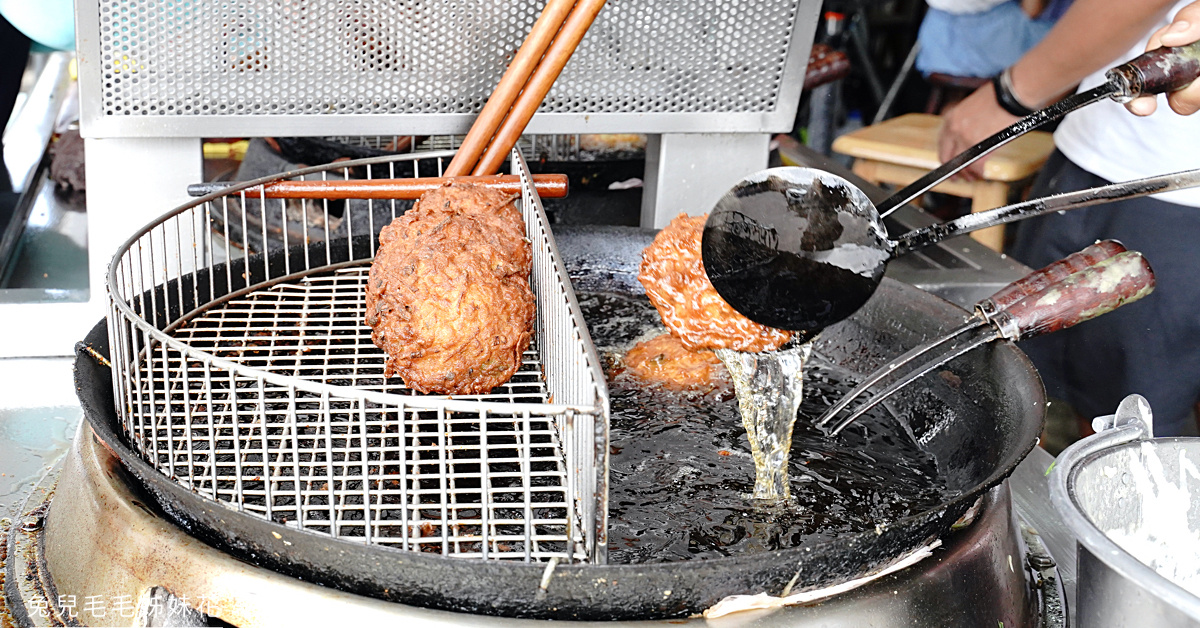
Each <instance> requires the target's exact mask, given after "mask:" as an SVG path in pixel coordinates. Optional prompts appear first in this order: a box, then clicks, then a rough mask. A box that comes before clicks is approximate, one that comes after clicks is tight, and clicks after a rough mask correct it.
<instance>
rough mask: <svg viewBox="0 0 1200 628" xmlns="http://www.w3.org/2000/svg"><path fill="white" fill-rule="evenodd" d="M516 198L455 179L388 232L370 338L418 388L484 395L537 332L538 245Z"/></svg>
mask: <svg viewBox="0 0 1200 628" xmlns="http://www.w3.org/2000/svg"><path fill="white" fill-rule="evenodd" d="M514 198H515V197H514V196H513V195H510V194H505V193H503V192H499V191H496V190H491V189H488V188H486V187H483V186H478V185H472V184H465V183H454V184H451V185H448V186H445V187H440V188H437V189H436V190H432V191H430V192H427V193H426V194H425V195H423V196H422V197H421V198H420V199H419V200H418V201H417V203H416V204H415V205H414V206H413V208H412V209H410V210H409V211H407V212H405V213H404V214H403V215H402V216H400V217H398V218H396V219H395V220H393V221H392V223H391V224H390V225H388V226H387V227H384V228H383V231H381V232H380V234H379V251H378V252H377V254H376V256H375V262H374V263H373V264H372V265H371V272H370V275H369V278H368V282H367V316H366V322H367V325H369V326H370V327H371V329H372V333H371V340H372V341H373V342H374V343H375V345H376V346H378V347H379V348H381V349H383V351H384V352H385V353H386V354H387V361H386V363H385V366H384V377H391V376H392V375H393V374H397V375H399V376H400V377H402V378H403V379H404V383H405V384H406V385H407V386H408V387H410V388H413V389H415V390H417V391H419V392H423V393H441V394H452V395H453V394H480V393H486V392H488V391H490V390H491V389H493V388H495V387H496V386H499V385H500V384H503V383H504V382H507V381H508V380H509V379H510V378H511V377H512V375H513V373H515V372H516V370H517V368H518V367H520V365H521V355H522V353H524V351H525V349H526V348H528V347H529V339H530V337H531V335H532V333H533V317H534V298H533V292H532V291H531V290H530V289H529V272H530V270H531V268H532V249H531V247H530V244H529V241H528V240H526V238H525V223H524V221H523V220H522V219H521V214H520V212H519V211H518V210H517V208H516V206H515V205H514V204H513V200H514Z"/></svg>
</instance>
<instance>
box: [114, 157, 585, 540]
mask: <svg viewBox="0 0 1200 628" xmlns="http://www.w3.org/2000/svg"><path fill="white" fill-rule="evenodd" d="M513 154H514V161H513V168H512V170H513V172H515V173H517V174H518V175H519V176H520V184H521V190H522V193H521V197H520V203H519V207H520V208H521V212H522V215H523V217H524V220H525V226H526V231H527V235H528V238H529V240H530V241H531V242H532V243H533V247H532V248H533V256H532V257H533V273H532V275H531V278H530V284H531V287H532V289H533V292H534V294H535V295H536V297H537V302H538V308H537V317H536V320H535V324H534V331H535V336H534V339H533V342H532V343H531V346H530V351H529V352H527V353H526V355H525V356H524V357H525V359H524V364H523V365H522V367H521V369H520V371H519V372H518V374H517V375H516V376H515V377H514V378H513V379H512V380H511V381H510V382H508V383H507V384H505V385H503V386H501V387H498V388H497V389H496V390H494V391H492V392H491V393H489V394H483V395H462V396H455V397H454V398H447V397H444V396H437V395H419V394H417V393H416V392H415V391H413V390H412V389H410V388H408V387H406V386H404V385H403V383H402V382H401V381H400V379H399V378H391V379H385V378H384V377H383V363H384V357H385V356H384V354H383V352H382V351H380V350H379V349H378V348H376V347H375V346H374V344H373V343H372V342H371V330H370V329H369V328H368V327H367V326H366V324H365V322H364V318H365V305H364V304H363V300H362V299H363V295H364V293H365V290H364V288H365V282H366V279H367V277H366V270H367V268H368V266H369V264H370V260H371V258H372V257H373V255H374V252H375V250H376V238H377V235H376V234H377V233H378V231H379V228H381V227H382V226H383V225H384V224H386V222H387V221H388V220H390V219H391V218H392V217H394V216H396V215H398V214H399V213H402V212H403V211H404V209H405V208H406V207H407V204H400V203H397V202H396V201H394V200H391V201H388V200H380V201H373V200H370V199H367V200H365V201H364V200H360V201H358V202H363V203H365V204H366V205H367V211H365V212H352V211H348V210H347V209H346V208H347V206H348V205H349V204H350V203H351V202H353V201H347V202H346V203H345V204H338V203H334V202H331V201H330V200H328V199H325V200H321V201H311V200H307V199H300V200H294V199H293V200H286V199H274V200H269V199H264V198H262V197H261V194H259V195H256V194H254V193H253V192H251V191H247V190H246V189H245V188H246V187H247V186H248V185H250V184H249V183H240V184H238V185H235V186H234V187H231V188H230V189H229V190H226V191H223V192H222V193H220V194H214V195H210V196H209V197H204V198H201V199H198V200H197V201H194V202H191V203H188V204H186V205H184V206H182V207H180V208H178V209H176V210H174V211H172V212H170V213H168V214H167V215H164V216H163V217H162V218H161V219H159V220H158V221H156V222H155V223H153V224H151V225H148V226H147V227H146V228H145V229H143V230H142V232H140V233H138V234H137V235H135V236H134V237H133V238H131V239H130V240H129V241H128V242H127V243H126V245H124V246H123V247H121V249H120V250H118V252H117V255H116V257H115V258H114V262H113V265H112V267H111V270H110V274H109V296H110V299H111V304H112V305H111V308H110V315H109V330H110V331H111V332H112V333H113V334H114V336H113V337H114V338H115V339H116V341H115V342H114V343H113V347H114V349H115V351H114V354H113V365H114V385H115V394H116V395H117V398H118V399H119V400H120V401H119V404H118V411H119V413H120V414H121V416H122V419H123V421H124V425H123V428H124V435H125V436H126V437H127V438H128V439H129V441H128V442H130V443H131V444H132V445H133V446H134V448H135V449H137V450H138V451H139V452H140V453H141V454H142V455H143V456H144V457H145V458H146V459H147V460H148V461H150V462H151V463H152V464H153V465H154V466H155V467H156V468H157V469H158V470H159V471H160V472H162V473H163V474H164V475H166V476H168V477H171V478H173V479H174V480H175V481H178V482H180V483H181V484H182V485H183V486H184V487H186V488H188V489H190V490H191V491H194V492H196V493H197V494H199V495H201V496H203V497H207V498H209V499H213V500H216V501H219V502H224V503H227V504H229V505H231V506H232V507H233V508H236V509H239V510H242V511H245V512H249V513H251V514H254V515H256V516H259V517H262V518H264V519H268V520H271V521H275V522H276V523H282V524H285V525H288V526H290V527H296V528H302V529H305V530H309V531H313V532H319V533H323V534H328V535H330V536H333V537H337V538H343V537H344V538H351V539H356V540H361V541H363V542H367V543H372V544H380V545H389V546H395V547H399V548H402V549H407V550H414V551H420V552H432V553H437V554H442V555H452V556H459V557H466V558H484V559H509V560H523V561H527V562H528V561H546V560H550V559H559V560H563V561H567V562H574V561H581V560H597V561H603V560H604V553H605V549H606V547H607V544H606V542H605V533H606V525H605V516H606V513H607V508H606V506H605V504H606V499H607V489H606V480H607V465H606V464H605V461H606V460H607V455H608V446H607V420H606V417H607V391H606V389H605V383H604V376H603V373H602V372H601V371H600V366H599V360H598V358H597V356H596V355H595V350H594V349H593V348H592V347H591V341H590V339H589V337H588V333H587V330H586V327H585V326H584V324H583V320H582V317H581V315H580V313H579V311H578V306H577V304H576V303H575V301H574V295H573V293H572V291H571V288H570V285H569V281H568V279H567V277H566V271H565V269H564V268H563V267H562V262H561V260H559V259H558V257H557V255H558V254H557V252H556V250H555V247H554V242H553V238H552V236H551V235H550V234H549V231H548V227H547V226H546V225H547V219H546V216H545V212H544V210H543V208H542V206H541V202H540V199H539V198H538V197H537V194H536V193H535V192H534V190H533V188H532V184H531V179H530V175H529V172H528V168H527V167H526V164H525V162H524V160H523V159H522V158H521V157H520V156H519V153H518V152H516V151H514V153H513ZM448 155H449V153H411V154H407V155H402V156H391V157H379V158H373V159H363V160H356V161H346V162H340V163H337V164H334V165H330V166H326V167H320V168H312V169H308V171H303V174H300V172H293V173H287V174H282V175H276V176H275V177H274V178H275V179H283V178H288V179H295V178H299V177H301V176H304V175H310V176H312V175H315V176H316V177H318V179H327V178H328V179H336V178H351V175H352V174H356V173H357V174H359V176H362V173H359V172H358V171H357V170H355V169H358V168H361V169H364V170H365V173H366V174H367V176H371V175H374V176H380V175H379V174H378V173H376V170H382V171H386V173H387V175H388V176H390V178H404V174H402V173H407V174H408V175H411V176H421V175H428V174H433V173H438V174H440V172H441V170H442V166H443V165H444V164H443V162H444V160H445V157H447V156H448ZM423 168H424V169H425V172H422V169H423ZM257 182H262V180H258V181H256V183H257ZM339 209H340V212H339V211H338V210H339ZM377 209H378V210H379V211H376V210H377ZM339 213H340V214H341V215H340V216H338V214H339ZM310 217H312V218H314V220H309V218H310ZM273 221H274V222H273ZM334 222H336V223H337V224H338V229H339V230H340V233H342V234H344V236H345V237H343V238H334V237H333V235H332V234H333V233H334V231H333V229H330V228H329V227H330V226H331V225H332V224H333V223H334ZM273 225H274V227H273ZM292 225H294V226H295V230H297V231H298V232H299V233H297V234H295V235H293V236H292V238H293V239H294V241H295V242H296V245H295V246H289V244H290V243H291V240H289V234H291V233H292ZM269 228H277V229H278V231H279V232H280V234H281V237H280V239H281V240H282V242H281V243H280V241H279V240H276V239H273V238H271V237H268V230H269ZM214 232H215V233H214ZM264 243H266V244H264ZM301 243H304V244H301ZM264 248H265V249H268V251H269V253H268V254H267V255H261V254H260V255H252V253H253V252H261V251H262V250H263V249H264ZM270 249H274V250H270Z"/></svg>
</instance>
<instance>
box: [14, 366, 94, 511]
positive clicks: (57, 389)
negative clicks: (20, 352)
mask: <svg viewBox="0 0 1200 628" xmlns="http://www.w3.org/2000/svg"><path fill="white" fill-rule="evenodd" d="M72 362H73V360H72V359H71V358H39V359H32V358H30V359H4V360H0V381H3V382H5V384H4V389H3V392H0V518H4V517H13V516H16V514H17V512H18V510H19V509H20V508H21V505H22V504H23V503H24V502H25V500H26V499H27V498H28V496H29V495H30V493H31V492H32V491H33V490H34V487H35V486H36V485H37V483H38V481H39V480H40V479H41V478H42V477H43V476H44V475H45V474H46V472H47V471H48V470H49V469H50V467H52V466H53V465H54V463H55V462H56V461H57V460H58V459H59V458H61V457H62V456H63V455H64V454H65V453H66V452H67V448H68V447H70V444H71V442H70V438H71V435H72V434H73V433H74V432H75V428H76V426H78V425H79V421H80V418H82V416H83V412H82V410H80V408H79V403H78V400H77V399H76V398H75V389H74V387H73V386H71V384H70V382H71V365H72Z"/></svg>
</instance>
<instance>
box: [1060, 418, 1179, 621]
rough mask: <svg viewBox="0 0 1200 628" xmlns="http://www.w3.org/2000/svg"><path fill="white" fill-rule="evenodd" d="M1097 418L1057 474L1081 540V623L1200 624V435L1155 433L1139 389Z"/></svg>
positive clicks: (1064, 510) (1067, 515)
mask: <svg viewBox="0 0 1200 628" xmlns="http://www.w3.org/2000/svg"><path fill="white" fill-rule="evenodd" d="M1093 427H1094V428H1095V429H1096V431H1097V434H1096V435H1095V436H1091V437H1088V438H1085V439H1083V440H1081V441H1079V442H1077V443H1075V444H1074V445H1072V446H1070V447H1068V448H1067V449H1066V450H1065V451H1064V452H1063V453H1062V454H1061V455H1060V456H1059V458H1058V461H1057V462H1056V464H1055V469H1054V471H1053V473H1052V475H1051V480H1050V498H1051V501H1052V502H1053V504H1054V507H1055V509H1057V510H1058V512H1059V513H1060V514H1061V515H1062V518H1063V522H1064V523H1065V524H1066V525H1067V526H1068V527H1069V528H1070V529H1071V531H1072V532H1073V533H1074V534H1075V535H1076V537H1077V538H1078V539H1079V554H1078V556H1079V565H1078V573H1079V580H1078V585H1077V589H1076V590H1077V593H1076V600H1077V605H1078V606H1077V613H1076V618H1077V621H1078V624H1079V625H1080V626H1088V627H1092V626H1130V627H1140V626H1200V596H1197V595H1196V594H1195V593H1194V591H1200V499H1196V498H1193V497H1192V495H1196V494H1200V493H1197V492H1198V491H1200V438H1161V439H1154V438H1153V429H1152V420H1151V413H1150V406H1149V404H1148V403H1147V402H1146V400H1145V399H1144V398H1143V397H1141V396H1139V395H1130V396H1129V397H1126V398H1125V400H1124V401H1122V402H1121V405H1120V407H1119V408H1118V409H1117V412H1116V414H1114V415H1111V416H1106V417H1099V418H1097V419H1095V421H1094V422H1093ZM1189 589H1190V590H1189Z"/></svg>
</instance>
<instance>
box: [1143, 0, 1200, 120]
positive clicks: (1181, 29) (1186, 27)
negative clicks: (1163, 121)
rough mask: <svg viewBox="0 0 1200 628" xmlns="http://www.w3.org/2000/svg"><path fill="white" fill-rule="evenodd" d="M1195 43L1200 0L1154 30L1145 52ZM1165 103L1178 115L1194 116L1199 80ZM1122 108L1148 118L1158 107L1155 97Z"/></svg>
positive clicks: (1199, 38)
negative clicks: (1166, 23) (1168, 22)
mask: <svg viewBox="0 0 1200 628" xmlns="http://www.w3.org/2000/svg"><path fill="white" fill-rule="evenodd" d="M1197 41H1200V0H1197V1H1196V2H1193V3H1191V4H1189V5H1187V6H1185V7H1183V8H1182V9H1180V10H1179V13H1177V14H1175V20H1174V21H1172V22H1171V23H1170V24H1168V25H1167V26H1164V27H1162V28H1160V29H1158V30H1157V31H1155V33H1154V34H1153V35H1151V36H1150V42H1149V43H1147V44H1146V50H1147V51H1150V50H1154V49H1155V48H1159V47H1162V46H1186V45H1187V44H1190V43H1193V42H1197ZM1167 104H1168V105H1170V106H1171V109H1174V110H1175V113H1178V114H1180V115H1184V116H1188V115H1191V114H1193V113H1196V111H1198V110H1200V81H1192V84H1191V85H1188V86H1187V87H1185V88H1183V89H1181V90H1179V91H1176V92H1171V93H1170V94H1167ZM1125 107H1126V108H1127V109H1129V110H1130V111H1132V112H1133V113H1135V114H1137V115H1139V116H1148V115H1150V114H1152V113H1154V110H1155V109H1157V108H1158V101H1157V96H1142V97H1141V98H1135V99H1133V100H1131V101H1129V102H1128V103H1126V104H1125Z"/></svg>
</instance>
